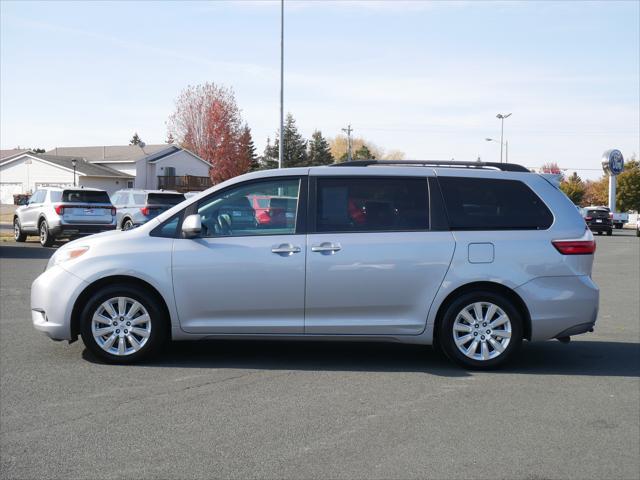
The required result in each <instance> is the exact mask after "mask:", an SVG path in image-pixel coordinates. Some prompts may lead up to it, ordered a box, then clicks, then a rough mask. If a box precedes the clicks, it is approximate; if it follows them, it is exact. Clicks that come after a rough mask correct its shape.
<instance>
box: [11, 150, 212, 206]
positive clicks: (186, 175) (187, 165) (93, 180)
mask: <svg viewBox="0 0 640 480" xmlns="http://www.w3.org/2000/svg"><path fill="white" fill-rule="evenodd" d="M0 153H1V155H2V156H1V157H0V203H12V202H13V195H14V194H16V193H32V192H33V191H35V190H36V189H38V188H39V187H42V186H67V185H73V183H74V179H73V161H74V160H75V162H76V183H77V184H78V185H84V186H87V187H95V188H101V189H103V190H106V191H107V192H109V193H112V192H114V191H116V190H119V189H122V188H134V187H135V188H144V189H156V188H164V189H176V190H180V191H192V190H204V189H205V188H207V187H209V186H210V185H211V181H210V180H209V170H210V164H209V163H208V162H206V161H205V160H203V159H202V158H200V157H198V156H197V155H195V154H194V153H192V152H189V151H188V150H185V149H183V148H180V147H178V146H176V145H166V144H165V145H145V146H144V147H142V148H141V147H139V146H137V145H115V146H104V147H58V148H54V149H53V150H50V151H49V152H47V153H46V154H40V153H37V154H36V153H33V152H31V151H29V150H2V151H1V152H0Z"/></svg>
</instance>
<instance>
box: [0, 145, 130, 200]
mask: <svg viewBox="0 0 640 480" xmlns="http://www.w3.org/2000/svg"><path fill="white" fill-rule="evenodd" d="M134 180H135V177H134V176H132V175H129V174H126V173H123V172H120V171H118V170H115V169H113V168H110V167H107V166H105V165H99V164H95V163H91V162H89V161H87V160H86V159H85V158H83V157H77V156H69V155H49V154H44V153H33V152H31V151H29V150H27V151H25V152H21V153H19V154H15V155H7V156H5V157H3V158H2V159H0V203H13V195H14V194H19V193H33V192H35V191H36V190H38V189H39V188H42V187H67V186H73V185H77V186H84V187H92V188H99V189H102V190H106V191H107V192H109V193H112V192H114V191H116V190H120V189H122V188H131V187H133V186H134Z"/></svg>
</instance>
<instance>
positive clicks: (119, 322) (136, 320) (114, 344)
mask: <svg viewBox="0 0 640 480" xmlns="http://www.w3.org/2000/svg"><path fill="white" fill-rule="evenodd" d="M91 333H92V335H93V338H94V340H95V342H96V343H97V344H98V345H99V346H100V348H102V349H103V350H104V351H105V352H107V353H110V354H111V355H116V356H121V357H122V356H126V355H131V354H132V353H135V352H137V351H139V350H140V349H141V348H143V347H144V346H145V345H146V343H147V341H148V340H149V337H150V335H151V317H150V316H149V313H148V312H147V309H146V308H145V307H144V305H142V304H141V303H140V302H138V301H137V300H134V299H132V298H129V297H113V298H110V299H108V300H106V301H104V302H102V303H101V304H100V305H99V306H98V308H97V309H96V311H95V312H94V314H93V318H92V320H91Z"/></svg>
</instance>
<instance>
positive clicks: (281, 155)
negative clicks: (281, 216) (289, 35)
mask: <svg viewBox="0 0 640 480" xmlns="http://www.w3.org/2000/svg"><path fill="white" fill-rule="evenodd" d="M283 147H284V0H280V148H279V149H278V168H282V161H283V160H284V148H283Z"/></svg>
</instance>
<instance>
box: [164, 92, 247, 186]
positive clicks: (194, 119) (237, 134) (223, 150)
mask: <svg viewBox="0 0 640 480" xmlns="http://www.w3.org/2000/svg"><path fill="white" fill-rule="evenodd" d="M168 127H169V134H171V135H172V136H173V137H174V138H175V139H176V141H177V143H178V144H179V145H180V146H182V147H183V148H186V149H187V150H190V151H192V152H193V153H195V154H196V155H198V156H199V157H201V158H203V159H204V160H206V161H208V162H209V163H210V164H211V169H210V176H211V181H212V182H213V183H214V184H217V183H220V182H223V181H225V180H227V179H229V178H233V177H236V176H238V175H242V174H243V173H246V172H248V171H249V169H250V168H251V160H252V159H251V156H250V155H249V154H248V152H249V151H250V148H249V143H252V139H251V135H250V130H249V129H248V127H247V125H246V124H244V123H243V121H242V116H241V114H240V109H239V108H238V105H237V104H236V99H235V95H234V93H233V89H231V88H227V87H224V86H218V85H216V84H215V83H205V84H203V85H195V86H192V85H190V86H188V87H187V88H186V89H185V90H183V91H182V92H181V93H180V95H179V96H178V98H177V100H176V109H175V112H174V113H173V115H171V117H169V122H168Z"/></svg>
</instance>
